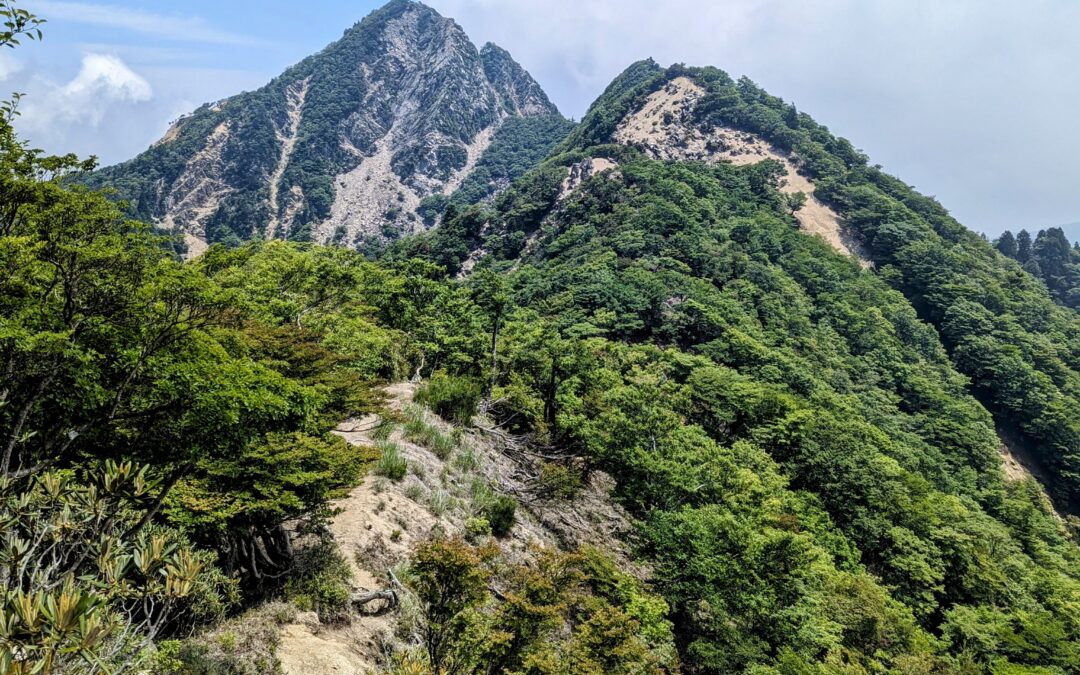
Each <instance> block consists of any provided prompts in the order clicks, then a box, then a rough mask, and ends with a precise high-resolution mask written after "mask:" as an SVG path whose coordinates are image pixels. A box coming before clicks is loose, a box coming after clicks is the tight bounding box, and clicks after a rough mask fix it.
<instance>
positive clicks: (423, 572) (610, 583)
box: [396, 539, 677, 675]
mask: <svg viewBox="0 0 1080 675" xmlns="http://www.w3.org/2000/svg"><path fill="white" fill-rule="evenodd" d="M532 553H533V555H534V557H535V561H534V562H533V563H530V564H521V563H516V564H510V563H507V562H506V561H502V560H501V559H500V556H499V555H498V554H499V550H498V549H497V548H495V547H493V546H491V545H486V546H483V547H480V548H474V547H472V546H469V545H468V544H466V543H465V542H463V541H459V540H454V539H451V540H434V541H430V542H426V543H424V544H422V545H421V546H420V547H418V549H417V550H416V552H415V554H414V557H413V562H412V566H411V568H410V571H409V575H408V584H409V586H410V588H411V589H413V591H414V592H415V593H416V595H417V597H418V599H419V601H420V605H421V609H422V615H423V616H422V620H421V622H420V625H419V627H418V628H419V631H420V634H421V635H422V636H423V637H424V647H425V652H426V653H425V654H424V658H423V660H422V661H420V660H419V659H416V657H415V656H411V655H407V654H406V655H400V656H399V663H400V665H399V670H398V671H396V672H407V671H406V670H405V668H406V667H407V664H408V667H412V668H416V669H418V670H419V669H421V668H423V667H424V666H426V667H427V668H429V669H430V670H429V671H426V670H419V672H447V673H450V672H453V673H489V672H537V673H558V674H560V675H561V674H566V675H570V673H589V674H596V675H600V674H601V673H661V672H671V671H672V670H674V669H676V668H677V660H676V658H675V655H674V640H673V637H672V633H671V624H669V623H667V622H666V620H665V619H664V618H663V617H664V615H665V614H666V613H667V606H666V604H665V603H664V601H663V600H661V599H659V598H657V597H656V596H654V595H651V594H650V593H648V591H647V590H646V589H645V588H644V587H643V585H642V584H641V583H640V582H638V581H636V580H634V579H633V578H631V577H629V576H628V575H625V574H623V573H620V572H618V571H617V570H615V569H614V566H613V564H612V563H611V562H610V561H608V560H606V559H605V558H603V556H602V555H601V554H599V553H598V552H596V551H592V552H590V554H589V556H588V557H587V558H586V557H583V556H579V555H574V554H566V553H559V552H556V551H551V550H543V551H540V550H534V551H533V552H532ZM491 585H498V586H499V587H500V589H502V590H501V592H500V593H499V595H498V597H494V596H493V594H492V593H491V592H490V591H488V587H489V586H491ZM418 670H413V671H412V672H417V671H418Z"/></svg>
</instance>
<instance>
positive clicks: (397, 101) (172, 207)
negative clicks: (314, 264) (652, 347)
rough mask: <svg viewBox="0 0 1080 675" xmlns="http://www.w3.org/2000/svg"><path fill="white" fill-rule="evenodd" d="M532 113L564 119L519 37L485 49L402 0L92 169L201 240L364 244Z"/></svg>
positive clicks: (405, 219) (200, 244)
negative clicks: (516, 47) (128, 154)
mask: <svg viewBox="0 0 1080 675" xmlns="http://www.w3.org/2000/svg"><path fill="white" fill-rule="evenodd" d="M531 117H553V118H559V119H561V115H559V113H558V109H557V108H556V107H555V106H554V104H553V103H551V101H550V99H548V97H547V95H546V94H545V93H544V92H543V89H542V88H541V87H540V85H539V84H537V83H536V81H535V80H533V79H532V77H531V76H530V75H529V74H528V73H527V72H526V71H525V70H524V69H523V68H522V67H521V66H520V65H519V64H518V63H517V62H515V61H514V60H513V58H512V57H511V56H510V55H509V53H508V52H506V51H505V50H503V49H502V48H500V47H498V46H496V45H494V44H492V43H489V44H488V45H485V47H484V48H483V49H479V50H478V49H477V48H476V47H475V45H473V43H472V42H471V41H470V40H469V38H468V36H467V35H466V34H465V33H464V31H463V30H462V29H461V27H460V26H459V25H458V24H457V23H456V22H454V21H453V20H452V19H447V18H445V17H442V16H441V15H439V14H438V13H437V12H436V11H435V10H433V9H431V8H429V7H427V6H426V5H423V4H421V3H417V2H412V1H411V0H394V2H391V3H389V4H387V5H386V6H384V7H382V8H381V9H378V10H376V11H374V12H372V13H371V14H369V15H368V16H367V17H366V18H365V19H364V20H362V21H360V22H358V23H357V24H355V25H354V26H352V27H351V28H349V29H348V30H346V31H345V32H344V34H343V36H342V37H341V38H340V39H339V40H337V41H336V42H334V43H332V44H330V45H329V46H327V47H326V48H325V49H323V50H322V51H320V52H319V53H317V54H313V55H312V56H309V57H307V58H305V59H303V60H301V61H300V62H299V63H297V64H296V65H294V66H291V67H290V68H288V69H286V70H285V71H284V72H283V73H282V74H281V75H279V76H278V77H275V78H274V79H273V80H271V81H270V82H269V83H268V84H267V85H265V86H263V87H260V88H259V89H257V90H255V91H253V92H245V93H242V94H238V95H236V96H233V97H229V98H226V99H223V100H221V101H218V102H215V103H212V104H205V105H203V106H201V107H200V108H198V109H197V110H195V111H194V112H192V113H190V114H188V115H185V116H184V117H182V118H180V119H179V120H178V121H177V122H176V123H174V124H173V126H172V127H171V128H170V129H169V131H168V132H167V133H166V134H165V136H164V137H163V138H162V139H161V140H160V141H158V142H157V143H155V144H154V145H153V146H151V148H150V149H148V150H147V151H146V152H145V153H143V154H141V155H139V156H137V157H135V158H133V159H132V160H129V161H127V162H123V163H121V164H118V165H115V166H113V167H108V168H105V169H102V170H99V171H98V172H96V173H95V174H93V175H92V176H91V177H90V178H89V182H90V183H91V185H95V186H99V185H106V184H108V185H110V186H112V187H115V188H116V189H117V190H118V193H119V197H121V198H123V199H125V200H127V201H128V203H129V205H130V210H131V212H132V213H133V215H135V216H137V217H140V218H143V219H146V220H149V221H152V222H155V223H157V224H158V225H159V226H161V227H162V228H163V229H165V230H168V231H173V232H177V233H182V234H184V235H185V237H186V239H187V241H188V243H189V246H194V248H195V252H198V250H201V249H202V248H204V247H205V243H206V242H215V241H230V242H233V243H235V242H237V241H242V240H245V239H250V238H253V237H267V238H291V239H297V240H315V241H319V242H323V243H326V242H334V243H338V244H343V245H347V246H362V245H364V244H365V243H367V242H371V241H384V240H388V239H394V238H396V237H398V236H400V235H401V234H403V233H409V232H414V231H418V230H421V229H423V228H424V226H425V225H424V223H423V222H422V220H421V219H419V218H418V217H417V215H416V211H417V208H418V207H419V205H420V202H421V201H422V200H423V199H425V198H427V197H430V196H433V195H438V194H442V193H451V192H453V191H454V190H455V189H456V188H457V187H458V186H459V185H460V184H461V183H462V182H463V181H464V180H465V179H466V178H467V177H468V176H469V174H470V173H471V171H472V169H473V168H474V167H475V166H476V164H477V163H478V162H479V161H480V159H481V157H482V156H483V155H484V153H485V152H486V151H487V150H488V149H489V146H490V144H491V142H492V139H493V138H494V137H495V135H496V131H497V130H498V129H499V128H500V127H501V125H502V123H503V122H504V121H505V120H507V119H512V118H531ZM540 140H541V142H547V141H546V139H540Z"/></svg>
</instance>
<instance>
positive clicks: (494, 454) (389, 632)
mask: <svg viewBox="0 0 1080 675" xmlns="http://www.w3.org/2000/svg"><path fill="white" fill-rule="evenodd" d="M416 387H417V385H416V384H415V383H412V382H400V383H396V384H392V385H390V386H388V387H386V388H385V390H384V392H385V393H386V395H387V404H386V405H387V409H388V412H389V413H391V414H393V413H401V412H403V411H404V410H405V409H406V407H407V406H409V405H410V402H411V400H412V395H413V393H414V391H415V390H416ZM425 419H426V421H427V422H428V423H429V424H432V425H434V426H436V427H438V428H439V429H440V430H442V431H443V432H444V433H449V432H450V431H451V430H452V428H453V427H452V426H451V425H449V424H447V423H446V422H443V421H442V420H440V419H439V418H437V417H435V416H434V415H432V414H430V413H425ZM378 422H379V418H378V417H377V416H375V415H371V416H368V417H365V418H363V419H354V420H348V421H346V422H345V423H343V424H341V425H340V426H339V427H338V429H337V431H336V432H335V433H337V434H338V435H340V436H342V437H343V438H344V439H345V440H346V441H347V442H349V443H350V444H353V445H372V444H373V443H374V439H373V438H372V436H371V434H372V433H373V431H374V429H375V427H376V425H377V424H378ZM491 438H492V437H491V436H487V435H483V434H480V433H477V432H472V433H466V434H465V435H464V438H463V441H462V444H461V445H462V449H461V450H459V451H458V455H457V456H455V457H454V458H452V459H451V461H446V462H444V461H443V460H441V459H439V458H438V457H437V456H436V455H435V454H434V453H432V452H431V451H429V450H427V449H426V448H423V447H421V446H419V445H416V444H414V443H411V442H409V441H408V440H406V439H405V438H404V437H403V436H402V434H401V430H400V428H399V429H398V430H395V431H394V433H393V434H391V436H390V440H391V441H393V442H396V443H397V444H398V445H399V447H400V448H401V452H402V456H403V457H404V458H405V459H406V460H407V461H408V462H409V465H410V469H409V474H408V475H407V476H406V477H405V478H404V479H403V480H402V481H400V482H392V481H389V480H387V479H385V478H382V477H378V476H369V477H368V478H367V479H365V481H364V482H363V484H361V485H359V486H357V487H356V488H354V489H353V490H352V492H351V493H350V494H349V495H348V496H347V497H345V498H344V499H341V500H339V501H338V502H336V503H335V507H336V508H338V509H340V512H339V513H338V514H337V515H336V516H335V517H334V519H333V522H332V523H331V525H330V531H331V533H332V534H333V536H334V538H335V539H336V541H337V542H338V544H339V546H340V547H341V550H342V553H343V554H344V555H345V557H346V559H347V560H348V561H349V563H350V565H351V567H352V569H353V573H354V575H355V579H354V583H355V587H356V589H357V590H358V591H361V590H363V591H369V590H378V589H383V588H387V587H388V586H389V585H390V582H389V576H388V574H387V570H388V569H389V568H391V567H393V566H394V565H396V564H398V563H401V562H403V561H405V560H407V558H408V556H409V554H410V552H411V551H412V549H413V548H414V547H415V546H416V545H417V544H418V543H420V542H421V541H423V540H425V539H427V538H428V537H429V536H430V535H431V534H432V531H433V530H434V529H436V528H438V529H440V530H441V531H443V532H445V533H447V534H451V535H452V534H460V533H461V532H462V531H463V529H464V523H465V520H466V519H467V518H468V517H469V516H470V515H471V513H472V512H471V509H472V506H471V504H470V491H471V489H472V487H473V484H474V482H475V481H477V480H482V481H484V482H485V483H486V484H487V485H489V486H490V487H491V488H492V489H494V490H496V491H499V492H508V493H511V494H520V493H524V492H526V491H527V490H526V484H525V479H524V477H523V472H522V467H521V466H520V465H519V464H518V463H517V462H516V461H514V460H512V459H511V458H510V457H508V456H507V455H506V454H505V453H504V452H503V451H502V450H501V449H500V447H498V445H499V444H498V443H497V442H493V441H492V440H491ZM465 452H468V453H471V455H472V456H473V457H475V467H473V468H462V467H461V465H460V463H459V462H458V461H456V460H458V459H460V456H461V454H462V453H465ZM612 487H613V484H612V482H611V479H610V478H608V477H606V476H604V475H602V474H597V475H595V476H594V477H593V480H592V483H591V484H590V485H589V486H588V487H587V488H586V489H585V490H584V492H583V494H582V495H580V496H579V497H578V498H576V499H575V500H573V501H572V502H569V503H566V502H560V503H550V504H543V503H532V504H523V505H522V506H521V507H519V508H518V512H517V515H518V518H517V523H516V524H515V526H514V528H513V530H512V531H511V533H510V536H508V537H507V538H506V539H504V540H502V541H501V542H500V545H501V547H502V549H503V552H504V555H505V556H506V557H507V558H508V559H510V560H517V561H523V560H528V559H531V556H532V555H533V552H534V551H535V547H550V546H559V547H564V548H576V547H578V546H580V545H582V544H591V545H594V546H597V547H600V548H602V549H605V550H608V551H610V552H611V553H612V555H615V556H616V557H617V558H619V559H621V561H623V563H624V564H625V565H626V566H627V569H630V570H631V571H633V572H635V573H638V574H639V575H641V576H644V572H643V570H640V569H637V568H634V567H632V566H630V564H629V557H628V556H627V555H626V552H625V550H624V548H623V544H622V543H621V541H622V540H623V538H624V535H625V534H626V533H628V532H629V530H630V528H631V524H630V519H629V517H628V516H627V515H626V514H625V512H623V511H622V509H620V508H619V507H617V506H615V505H614V504H613V503H612V500H611V498H610V491H611V489H612ZM436 501H439V502H441V504H442V505H441V507H440V508H438V509H435V508H434V507H433V504H434V503H435V502H436ZM397 619H398V616H397V614H396V613H394V612H389V613H386V614H382V615H378V616H354V617H353V619H352V623H351V624H350V625H347V626H325V625H321V624H319V622H318V618H317V617H315V616H314V615H313V614H306V615H303V616H302V617H300V618H298V619H297V620H296V621H295V622H293V623H292V624H289V625H287V626H285V627H284V628H283V629H282V633H281V646H280V647H279V649H278V657H279V658H280V660H281V662H282V664H283V668H284V672H285V673H286V675H322V674H324V673H339V672H369V671H370V670H374V669H375V668H376V667H377V664H378V663H380V659H381V658H382V657H383V655H384V654H385V646H386V645H387V644H388V643H393V642H394V641H395V639H396V638H395V629H396V627H397Z"/></svg>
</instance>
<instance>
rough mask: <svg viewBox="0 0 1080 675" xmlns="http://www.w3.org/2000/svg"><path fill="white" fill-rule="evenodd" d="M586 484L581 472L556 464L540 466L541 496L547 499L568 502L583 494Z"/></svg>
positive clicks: (546, 463)
mask: <svg viewBox="0 0 1080 675" xmlns="http://www.w3.org/2000/svg"><path fill="white" fill-rule="evenodd" d="M584 488H585V482H584V480H583V478H582V476H581V472H580V471H578V470H577V469H575V468H573V467H569V466H566V465H564V464H558V463H556V462H544V463H542V464H541V465H540V485H539V491H540V495H541V496H543V497H545V498H547V499H555V500H567V499H573V498H574V497H576V496H578V495H579V494H581V491H582V490H583V489H584Z"/></svg>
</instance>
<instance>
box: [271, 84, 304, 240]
mask: <svg viewBox="0 0 1080 675" xmlns="http://www.w3.org/2000/svg"><path fill="white" fill-rule="evenodd" d="M310 85H311V76H308V77H306V78H304V79H303V80H300V81H298V82H293V83H292V84H290V85H289V86H288V87H287V88H286V89H285V115H286V120H285V125H284V126H283V127H278V128H276V129H274V135H275V136H276V137H277V140H278V143H281V154H280V155H279V156H278V163H277V166H275V167H274V171H273V172H272V173H271V174H270V182H269V186H268V188H269V192H270V197H269V202H270V222H269V223H267V225H266V238H267V239H273V238H274V237H275V236H276V235H277V233H278V232H277V230H278V225H279V222H280V221H279V219H278V206H279V205H278V193H279V191H280V190H281V178H282V176H284V175H285V169H286V168H288V166H289V160H290V159H292V154H293V150H294V149H296V140H297V139H298V138H299V136H300V122H301V121H302V120H303V116H304V101H306V100H307V94H308V88H309V87H310ZM302 195H303V193H302V192H299V187H298V186H295V185H294V186H293V190H292V192H290V197H291V200H290V203H289V208H288V211H290V212H291V213H292V214H293V215H295V214H296V213H297V212H298V211H299V206H294V204H295V203H296V199H297V197H301V198H302ZM280 224H281V225H284V228H285V233H288V228H289V226H291V225H292V220H291V218H290V217H289V215H288V213H287V214H286V218H285V220H284V222H281V223H280Z"/></svg>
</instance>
